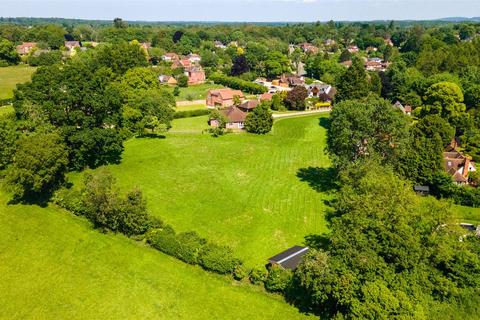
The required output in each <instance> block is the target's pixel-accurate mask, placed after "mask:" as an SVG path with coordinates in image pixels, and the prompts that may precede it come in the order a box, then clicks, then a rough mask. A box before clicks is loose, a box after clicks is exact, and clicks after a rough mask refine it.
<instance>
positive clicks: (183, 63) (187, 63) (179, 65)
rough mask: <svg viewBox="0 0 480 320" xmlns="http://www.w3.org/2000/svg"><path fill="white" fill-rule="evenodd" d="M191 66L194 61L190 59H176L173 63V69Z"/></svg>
mask: <svg viewBox="0 0 480 320" xmlns="http://www.w3.org/2000/svg"><path fill="white" fill-rule="evenodd" d="M189 67H192V63H191V62H190V60H188V59H181V60H174V61H173V63H172V69H176V68H189Z"/></svg>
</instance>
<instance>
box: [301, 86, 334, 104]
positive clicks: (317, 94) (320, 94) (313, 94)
mask: <svg viewBox="0 0 480 320" xmlns="http://www.w3.org/2000/svg"><path fill="white" fill-rule="evenodd" d="M306 88H307V91H308V96H309V97H310V98H319V100H320V101H322V102H332V101H333V99H334V98H335V95H336V94H337V89H335V88H334V87H332V86H331V85H329V84H326V83H312V84H311V85H308V86H306Z"/></svg>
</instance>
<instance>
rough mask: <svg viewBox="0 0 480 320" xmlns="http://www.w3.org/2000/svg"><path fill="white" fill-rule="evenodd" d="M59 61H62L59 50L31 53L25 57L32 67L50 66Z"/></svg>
mask: <svg viewBox="0 0 480 320" xmlns="http://www.w3.org/2000/svg"><path fill="white" fill-rule="evenodd" d="M60 61H62V52H61V51H60V50H53V51H48V52H42V53H40V54H39V55H31V56H29V57H28V59H27V63H28V64H29V65H31V66H33V67H37V66H51V65H54V64H56V63H59V62H60Z"/></svg>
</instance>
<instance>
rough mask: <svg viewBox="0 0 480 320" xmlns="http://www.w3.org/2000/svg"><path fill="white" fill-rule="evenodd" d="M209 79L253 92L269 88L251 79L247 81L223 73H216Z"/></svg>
mask: <svg viewBox="0 0 480 320" xmlns="http://www.w3.org/2000/svg"><path fill="white" fill-rule="evenodd" d="M209 79H210V80H211V81H213V82H215V83H218V84H223V85H224V86H227V87H230V88H232V89H237V90H242V91H245V92H248V93H252V94H261V93H264V92H267V88H266V87H264V86H262V85H260V84H257V83H253V82H250V81H245V80H242V79H240V78H237V77H229V76H226V75H223V74H219V73H214V74H212V75H210V77H209Z"/></svg>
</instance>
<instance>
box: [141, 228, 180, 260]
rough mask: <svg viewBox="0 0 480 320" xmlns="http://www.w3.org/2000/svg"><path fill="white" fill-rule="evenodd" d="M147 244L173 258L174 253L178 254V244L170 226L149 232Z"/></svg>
mask: <svg viewBox="0 0 480 320" xmlns="http://www.w3.org/2000/svg"><path fill="white" fill-rule="evenodd" d="M147 242H148V243H150V244H151V245H152V247H154V248H155V249H157V250H160V251H162V252H164V253H166V254H168V255H171V256H174V257H175V254H174V253H175V252H178V247H179V244H178V241H177V237H176V235H175V230H173V228H172V227H170V226H166V227H165V228H163V229H156V230H153V231H152V232H150V234H149V235H148V237H147Z"/></svg>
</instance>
